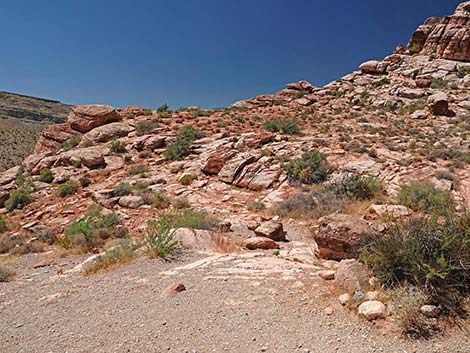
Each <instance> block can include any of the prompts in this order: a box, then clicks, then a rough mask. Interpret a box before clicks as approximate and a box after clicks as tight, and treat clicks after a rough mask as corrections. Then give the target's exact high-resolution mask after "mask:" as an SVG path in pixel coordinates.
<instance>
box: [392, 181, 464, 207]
mask: <svg viewBox="0 0 470 353" xmlns="http://www.w3.org/2000/svg"><path fill="white" fill-rule="evenodd" d="M398 201H399V202H400V203H401V204H402V205H405V206H407V207H409V208H411V209H412V210H415V211H425V212H430V213H438V214H442V213H447V212H448V211H449V210H452V209H453V208H454V207H455V202H454V199H453V197H452V194H451V193H450V192H448V191H444V190H440V189H438V188H437V187H436V186H435V185H434V184H433V183H431V182H412V183H410V184H405V185H402V186H401V187H400V191H399V192H398Z"/></svg>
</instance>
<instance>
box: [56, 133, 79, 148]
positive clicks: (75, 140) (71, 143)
mask: <svg viewBox="0 0 470 353" xmlns="http://www.w3.org/2000/svg"><path fill="white" fill-rule="evenodd" d="M81 139H82V137H81V136H80V135H74V136H72V137H70V138H68V139H67V140H66V141H65V142H63V143H62V144H61V145H60V148H62V149H64V150H66V151H68V150H71V149H72V148H74V147H76V146H78V144H79V143H80V140H81Z"/></svg>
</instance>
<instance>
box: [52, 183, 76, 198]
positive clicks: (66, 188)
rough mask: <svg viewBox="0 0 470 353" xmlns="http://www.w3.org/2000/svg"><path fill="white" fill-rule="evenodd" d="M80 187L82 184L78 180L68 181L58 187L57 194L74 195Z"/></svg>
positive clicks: (62, 195)
mask: <svg viewBox="0 0 470 353" xmlns="http://www.w3.org/2000/svg"><path fill="white" fill-rule="evenodd" d="M79 188H80V185H79V184H78V183H77V182H76V181H67V182H66V183H64V184H61V185H59V187H58V188H57V195H58V196H60V197H65V196H69V195H73V194H75V193H76V192H77V191H78V189H79Z"/></svg>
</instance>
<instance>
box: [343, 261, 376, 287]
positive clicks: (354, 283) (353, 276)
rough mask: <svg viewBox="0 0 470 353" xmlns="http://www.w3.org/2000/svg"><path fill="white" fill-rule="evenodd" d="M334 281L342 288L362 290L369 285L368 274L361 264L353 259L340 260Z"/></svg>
mask: <svg viewBox="0 0 470 353" xmlns="http://www.w3.org/2000/svg"><path fill="white" fill-rule="evenodd" d="M335 280H336V282H337V283H338V285H340V286H341V287H343V288H348V289H362V288H364V287H366V286H367V285H368V284H369V274H368V273H367V269H366V267H365V266H364V265H363V264H362V263H361V262H359V261H357V260H355V259H348V260H341V262H340V263H339V265H338V268H337V269H336V274H335Z"/></svg>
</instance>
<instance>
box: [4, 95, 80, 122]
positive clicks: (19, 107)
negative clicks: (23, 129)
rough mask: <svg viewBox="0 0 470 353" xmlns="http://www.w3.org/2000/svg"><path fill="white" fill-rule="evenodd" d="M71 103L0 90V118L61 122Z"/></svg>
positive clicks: (70, 107)
mask: <svg viewBox="0 0 470 353" xmlns="http://www.w3.org/2000/svg"><path fill="white" fill-rule="evenodd" d="M71 109H72V106H71V105H68V104H64V103H61V102H59V101H54V100H50V99H44V98H36V97H30V96H25V95H22V94H16V93H10V92H2V91H0V118H3V119H4V118H19V119H28V120H34V121H40V122H48V123H61V122H64V121H65V119H66V118H67V114H68V113H69V112H70V110H71Z"/></svg>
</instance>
